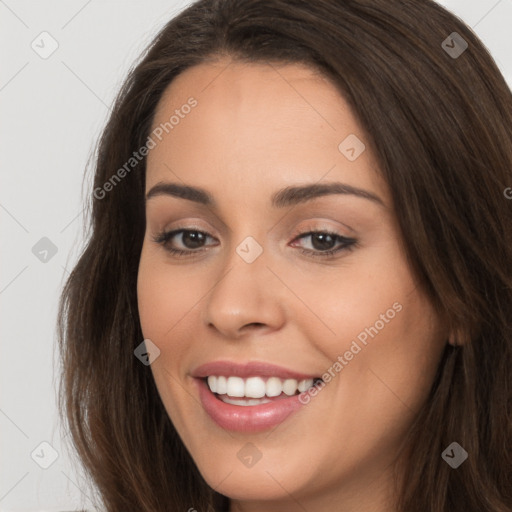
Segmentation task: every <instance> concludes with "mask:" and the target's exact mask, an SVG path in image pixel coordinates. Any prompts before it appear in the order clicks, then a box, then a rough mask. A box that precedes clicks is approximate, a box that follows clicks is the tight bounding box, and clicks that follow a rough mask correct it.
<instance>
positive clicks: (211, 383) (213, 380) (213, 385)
mask: <svg viewBox="0 0 512 512" xmlns="http://www.w3.org/2000/svg"><path fill="white" fill-rule="evenodd" d="M208 387H209V388H210V391H211V392H212V393H217V377H215V376H214V375H210V376H209V377H208Z"/></svg>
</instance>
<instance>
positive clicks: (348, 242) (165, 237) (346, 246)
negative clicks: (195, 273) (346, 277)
mask: <svg viewBox="0 0 512 512" xmlns="http://www.w3.org/2000/svg"><path fill="white" fill-rule="evenodd" d="M180 233H200V234H202V235H205V236H211V235H209V234H208V233H206V232H204V231H201V230H199V229H175V230H173V231H162V232H160V233H158V234H157V235H156V236H154V237H153V242H155V243H157V244H160V245H162V246H164V248H165V250H166V251H168V252H169V253H171V255H173V256H176V257H178V258H186V257H191V256H193V255H194V254H197V253H199V252H203V249H197V250H194V249H189V250H183V249H175V248H173V247H168V246H167V245H166V244H167V243H168V242H169V241H170V240H171V239H172V238H173V237H174V236H176V235H178V234H180ZM319 234H321V235H330V236H332V237H334V238H335V240H337V241H339V242H341V246H340V247H338V248H337V249H329V250H327V251H312V250H310V249H300V251H301V253H302V254H305V255H307V256H313V257H321V258H322V257H323V258H327V257H329V256H333V255H334V254H336V253H338V252H341V251H352V250H354V249H355V247H356V246H357V240H356V239H355V238H348V237H345V236H342V235H339V234H338V233H336V232H333V231H329V230H323V231H306V232H303V233H299V235H297V236H296V237H295V238H294V240H293V241H295V240H300V239H302V238H305V237H308V236H311V235H319ZM212 238H213V237H212Z"/></svg>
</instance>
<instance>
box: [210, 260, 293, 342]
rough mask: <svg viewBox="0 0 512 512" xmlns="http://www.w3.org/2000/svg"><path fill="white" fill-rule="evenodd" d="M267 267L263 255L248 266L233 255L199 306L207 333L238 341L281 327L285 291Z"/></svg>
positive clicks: (283, 315) (283, 319)
mask: <svg viewBox="0 0 512 512" xmlns="http://www.w3.org/2000/svg"><path fill="white" fill-rule="evenodd" d="M268 263H269V261H268V258H267V257H266V253H265V251H263V253H262V254H261V255H260V256H259V257H258V258H257V259H256V260H255V261H253V262H252V263H247V262H246V261H244V260H243V259H242V258H241V257H240V256H239V255H238V253H237V252H236V251H233V254H232V255H231V256H230V257H229V258H227V259H226V264H225V265H222V267H221V268H220V272H219V275H218V277H217V279H216V281H215V284H214V285H213V288H212V289H211V292H210V293H209V294H208V295H207V297H206V298H205V301H204V303H203V304H204V306H203V308H204V309H203V321H204V323H205V325H207V326H208V328H209V329H215V330H216V331H217V332H218V333H219V334H220V335H222V336H223V337H225V338H230V339H239V338H241V337H243V336H245V335H247V334H248V333H251V332H254V331H261V333H264V332H267V331H268V332H271V331H274V330H278V329H280V328H281V327H282V326H283V325H284V323H285V317H286V314H285V301H286V297H285V291H286V288H285V287H284V286H283V284H282V283H281V282H280V281H279V279H277V278H276V276H275V272H272V271H271V270H270V269H269V267H268V266H267V265H268Z"/></svg>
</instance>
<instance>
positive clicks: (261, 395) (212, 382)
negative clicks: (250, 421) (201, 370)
mask: <svg viewBox="0 0 512 512" xmlns="http://www.w3.org/2000/svg"><path fill="white" fill-rule="evenodd" d="M203 381H204V382H205V383H206V385H207V387H208V389H209V390H210V391H211V393H212V394H213V395H214V396H215V398H217V399H218V400H220V401H222V402H224V403H226V404H230V405H238V406H257V405H263V404H267V403H271V402H274V401H276V400H282V399H286V398H290V397H292V396H296V395H299V394H300V393H303V392H304V391H307V390H308V389H310V388H311V387H313V386H315V385H316V384H317V383H318V382H319V381H322V379H321V378H310V379H302V380H297V379H281V378H279V377H260V376H253V377H248V378H242V377H237V376H223V375H210V376H208V377H205V378H204V379H203Z"/></svg>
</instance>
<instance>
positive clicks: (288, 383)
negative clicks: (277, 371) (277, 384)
mask: <svg viewBox="0 0 512 512" xmlns="http://www.w3.org/2000/svg"><path fill="white" fill-rule="evenodd" d="M297 384H298V382H297V381H296V380H295V379H286V380H285V381H284V384H283V391H284V392H285V393H286V394H287V395H288V396H292V395H295V391H297Z"/></svg>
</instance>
